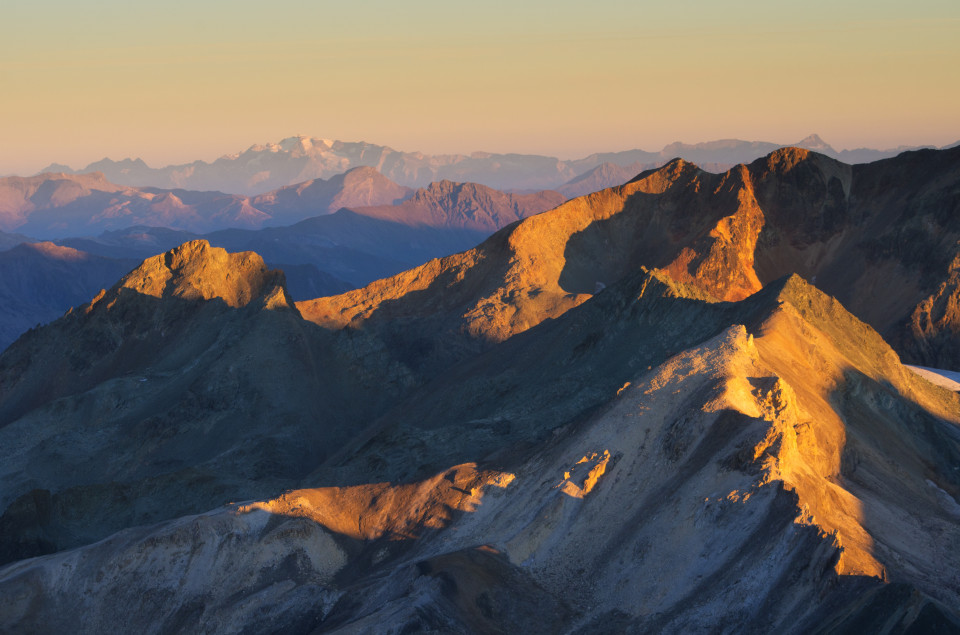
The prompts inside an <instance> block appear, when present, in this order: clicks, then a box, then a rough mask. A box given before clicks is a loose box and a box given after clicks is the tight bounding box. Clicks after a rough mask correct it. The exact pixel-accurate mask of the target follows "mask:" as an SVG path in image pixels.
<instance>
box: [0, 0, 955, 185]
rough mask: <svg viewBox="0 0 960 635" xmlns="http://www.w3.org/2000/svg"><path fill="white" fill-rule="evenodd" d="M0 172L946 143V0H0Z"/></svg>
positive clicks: (950, 37)
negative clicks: (336, 155) (816, 141)
mask: <svg viewBox="0 0 960 635" xmlns="http://www.w3.org/2000/svg"><path fill="white" fill-rule="evenodd" d="M0 90H2V92H0V174H5V173H19V174H29V173H33V172H36V171H37V170H39V169H40V168H42V167H44V166H45V165H47V164H49V163H50V162H53V161H57V162H61V163H66V164H68V165H71V166H73V167H75V168H80V167H83V166H85V165H86V164H88V163H89V162H91V161H95V160H98V159H100V158H103V157H104V156H109V157H111V158H114V159H120V158H124V157H128V156H132V157H142V158H143V159H144V160H145V161H147V162H148V163H149V164H151V165H153V166H155V167H159V166H162V165H166V164H169V163H180V162H185V161H189V160H193V159H197V158H200V159H205V160H212V159H214V158H216V157H217V156H220V155H222V154H226V153H232V152H237V151H240V150H243V149H245V148H246V147H248V146H249V145H251V144H253V143H266V142H270V141H278V140H280V139H281V138H283V137H288V136H292V135H296V134H304V135H310V136H316V137H326V138H333V139H342V140H345V141H360V140H365V141H369V142H373V143H379V144H385V145H389V146H391V147H394V148H396V149H398V150H407V151H414V150H420V151H424V152H429V153H440V152H471V151H474V150H488V151H495V152H529V153H538V154H551V155H556V156H561V157H563V158H571V157H578V156H583V155H586V154H589V153H591V152H595V151H608V150H623V149H629V148H644V149H648V150H659V149H660V148H661V147H663V146H664V145H665V144H667V143H670V142H673V141H684V142H688V143H694V142H698V141H708V140H713V139H720V138H731V137H735V138H741V139H749V140H764V141H774V142H781V143H789V142H791V141H797V140H799V139H801V138H802V137H804V136H806V135H807V134H810V133H813V132H816V133H819V134H820V135H821V136H822V137H823V138H824V139H825V140H826V141H827V142H828V143H830V144H832V145H833V146H834V147H836V148H838V149H840V148H853V147H864V146H866V147H875V148H887V147H894V146H898V145H921V144H933V145H944V144H948V143H952V142H955V141H958V140H960V2H957V1H956V0H914V1H913V2H910V3H907V2H905V1H903V0H898V1H897V2H891V1H885V0H863V1H860V0H851V1H844V0H807V1H806V2H803V3H801V2H789V3H788V2H775V1H772V0H766V1H763V2H760V1H753V0H727V1H725V2H716V1H711V2H702V1H693V0H673V1H672V2H665V1H662V0H659V1H658V2H655V3H654V2H637V1H632V2H626V1H623V2H621V1H619V0H606V1H603V0H594V2H591V3H587V2H583V1H582V0H581V1H578V2H571V1H567V0H551V1H550V2H545V1H543V2H542V1H539V0H536V1H525V0H510V1H504V0H487V1H486V2H482V3H480V2H470V3H467V2H459V1H456V0H447V1H445V2H440V1H425V0H424V1H408V2H395V1H394V2H381V1H364V0H355V1H353V2H336V3H334V2H326V1H322V0H321V1H317V0H310V1H308V0H272V1H271V2H263V1H262V0H257V1H256V2H253V1H247V0H230V1H220V0H191V1H190V2H187V1H182V0H168V1H166V2H163V3H160V2H132V3H131V2H129V0H125V1H123V2H120V1H113V0H109V1H107V0H90V1H88V2H83V3H81V2H76V0H30V1H29V2H26V1H22V0H4V2H3V6H2V7H0Z"/></svg>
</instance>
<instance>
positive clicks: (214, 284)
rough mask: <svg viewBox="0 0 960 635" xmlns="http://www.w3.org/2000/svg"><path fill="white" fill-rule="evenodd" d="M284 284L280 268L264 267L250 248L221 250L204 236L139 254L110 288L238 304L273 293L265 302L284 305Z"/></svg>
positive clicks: (118, 291) (158, 296)
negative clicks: (140, 261)
mask: <svg viewBox="0 0 960 635" xmlns="http://www.w3.org/2000/svg"><path fill="white" fill-rule="evenodd" d="M284 284H285V281H284V275H283V272H282V271H279V270H268V269H267V266H266V265H265V264H264V262H263V258H261V257H260V256H259V255H257V254H255V253H253V252H250V251H248V252H242V253H233V254H232V253H227V251H226V250H225V249H221V248H219V247H211V246H210V243H209V242H207V241H206V240H194V241H190V242H187V243H184V244H182V245H180V246H179V247H176V248H174V249H171V250H170V251H168V252H166V253H164V254H160V255H158V256H154V257H153V258H149V259H147V260H145V261H144V262H143V264H142V265H140V266H139V267H138V268H136V269H134V270H133V271H131V272H130V273H129V274H127V275H126V276H124V277H123V279H122V280H121V281H120V282H119V283H118V285H117V286H116V287H114V289H112V290H111V294H112V295H117V294H119V293H120V290H121V289H130V290H133V291H136V292H137V293H141V294H143V295H148V296H152V297H155V298H164V297H169V298H177V299H182V300H214V299H217V300H222V301H223V302H225V303H226V304H227V306H230V307H234V308H239V307H242V306H246V305H247V304H248V303H250V302H252V301H254V300H261V301H263V298H264V296H265V295H270V296H271V297H273V296H274V295H275V294H277V293H279V294H280V295H279V296H278V297H276V298H274V299H272V300H271V301H270V302H271V307H270V308H277V307H280V306H284V307H288V308H289V307H291V306H292V303H291V302H289V301H287V300H285V296H286V293H285V291H283V287H284ZM278 289H279V291H278ZM108 301H109V299H108ZM278 302H279V304H278Z"/></svg>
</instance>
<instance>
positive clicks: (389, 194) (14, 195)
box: [0, 168, 410, 238]
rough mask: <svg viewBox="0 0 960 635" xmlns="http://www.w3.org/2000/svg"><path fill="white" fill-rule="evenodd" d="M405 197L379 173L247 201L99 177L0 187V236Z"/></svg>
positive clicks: (199, 226) (279, 212) (265, 220)
mask: <svg viewBox="0 0 960 635" xmlns="http://www.w3.org/2000/svg"><path fill="white" fill-rule="evenodd" d="M409 195H410V190H409V189H408V188H405V187H402V186H400V185H397V184H396V183H394V182H392V181H390V180H389V179H387V178H385V177H384V176H383V175H381V174H380V173H378V172H377V171H376V170H373V169H370V168H358V169H355V170H351V171H349V172H347V173H346V174H338V175H335V176H332V177H331V178H330V179H329V180H328V181H323V180H319V179H315V180H312V181H309V182H305V183H298V184H297V185H295V186H290V187H283V188H280V189H279V190H276V191H272V192H268V193H266V194H262V195H260V196H255V197H247V196H238V195H233V194H223V193H222V192H219V191H191V190H185V189H175V190H160V189H156V188H151V187H143V188H136V187H128V186H120V185H116V184H114V183H111V182H110V181H108V180H107V179H106V177H104V175H103V174H102V173H100V172H94V173H89V174H79V175H69V174H51V173H44V174H40V175H38V176H34V177H30V178H21V177H6V178H2V179H0V228H2V229H6V230H11V229H18V230H21V231H24V232H26V233H28V234H31V235H36V236H40V237H43V238H62V237H64V236H70V235H74V236H77V235H81V236H86V235H91V234H94V233H99V232H102V231H110V230H117V229H122V228H125V227H130V226H135V225H150V226H155V227H167V228H171V229H178V230H187V231H194V232H196V231H211V230H214V229H222V228H225V227H250V228H253V227H263V226H265V225H285V224H290V223H294V222H296V221H299V220H303V219H304V218H309V217H311V216H317V215H319V214H329V213H332V212H335V211H336V210H338V209H340V208H342V207H360V206H369V205H383V204H392V203H395V202H399V201H401V200H403V199H405V198H406V197H407V196H409Z"/></svg>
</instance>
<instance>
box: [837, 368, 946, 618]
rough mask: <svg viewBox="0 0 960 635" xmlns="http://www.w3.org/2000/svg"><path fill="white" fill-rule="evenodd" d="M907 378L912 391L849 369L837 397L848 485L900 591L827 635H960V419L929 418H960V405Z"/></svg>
mask: <svg viewBox="0 0 960 635" xmlns="http://www.w3.org/2000/svg"><path fill="white" fill-rule="evenodd" d="M904 372H905V373H909V372H910V371H907V370H906V369H904ZM906 377H908V378H909V379H910V380H911V381H912V383H914V384H915V387H914V388H913V389H911V388H906V389H905V387H904V386H903V385H901V387H899V388H898V387H897V386H894V385H893V384H892V383H890V381H888V380H886V379H884V380H880V381H878V380H876V379H873V378H871V377H870V376H868V375H866V374H865V373H863V372H861V371H860V370H857V369H854V368H848V369H847V370H845V371H844V374H843V380H842V382H841V383H840V384H839V385H838V386H837V388H836V389H835V390H834V391H833V393H832V394H831V395H830V397H829V398H830V402H831V404H833V405H834V407H835V409H836V411H837V413H838V415H839V416H840V417H841V419H842V421H843V423H844V427H845V433H846V434H845V438H844V441H843V448H842V451H841V455H840V473H839V475H838V479H839V483H840V484H841V485H842V486H843V487H844V488H845V489H846V490H848V491H849V492H850V493H851V494H853V495H854V496H855V497H856V498H857V500H858V501H859V503H860V505H859V518H857V519H856V520H857V521H858V522H859V523H860V524H861V525H862V526H863V528H864V529H865V530H866V531H867V532H868V534H869V535H870V536H871V538H872V540H873V544H872V546H871V547H870V555H871V556H872V557H873V558H874V559H876V560H877V561H878V562H879V563H880V564H881V565H882V566H883V568H884V577H885V578H886V579H885V580H884V581H885V582H887V581H889V582H891V583H892V584H886V585H883V586H882V587H881V588H878V589H874V590H873V591H872V592H871V594H870V595H868V596H867V597H868V598H869V599H867V600H865V601H864V602H863V603H861V605H862V608H860V607H857V610H856V611H853V612H852V614H851V615H847V616H845V617H843V618H842V619H838V621H836V622H835V624H836V625H837V626H831V627H830V628H826V627H824V629H823V630H825V631H828V630H831V629H834V628H837V629H839V630H855V628H857V627H859V626H862V625H865V624H874V625H875V624H881V623H884V622H886V623H887V624H888V626H889V624H893V623H895V622H897V620H900V623H901V624H903V625H905V626H904V627H903V628H906V626H910V628H914V629H916V628H918V627H919V625H920V624H925V625H926V626H924V628H927V627H929V628H933V627H936V628H935V629H934V630H935V631H936V632H960V613H958V612H957V611H956V610H950V609H947V608H946V607H954V609H955V607H957V606H960V578H958V577H957V576H956V575H955V573H956V571H957V570H960V557H958V555H957V554H958V553H960V551H958V547H960V527H958V524H957V519H958V518H960V505H958V500H960V471H958V470H957V466H958V465H960V426H958V423H957V419H960V415H957V416H955V419H954V421H948V420H946V419H944V418H942V417H941V416H938V415H937V414H935V412H933V411H931V409H930V408H931V405H934V404H935V407H936V408H939V409H940V410H941V412H953V413H955V415H956V413H960V398H958V397H957V395H956V394H954V393H950V392H949V391H947V390H945V389H942V388H937V387H932V386H923V385H922V380H921V379H920V378H919V377H916V378H914V377H911V376H910V375H909V374H907V375H906ZM917 385H919V387H920V390H919V391H917V390H916V387H917ZM881 457H882V458H881ZM922 536H929V537H930V538H931V539H924V538H922ZM951 572H952V573H951ZM906 607H911V608H910V609H909V610H907V608H906ZM905 615H906V616H905ZM910 615H912V616H913V617H912V618H909V616H910ZM908 618H909V619H908ZM911 619H914V620H916V621H915V622H911V621H910V620H911ZM936 629H941V630H936ZM942 629H946V630H942ZM868 630H869V629H868ZM892 632H896V629H894V631H892ZM930 632H934V631H930Z"/></svg>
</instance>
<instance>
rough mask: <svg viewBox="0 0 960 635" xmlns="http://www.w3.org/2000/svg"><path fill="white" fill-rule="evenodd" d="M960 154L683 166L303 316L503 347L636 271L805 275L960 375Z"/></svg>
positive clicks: (741, 281) (729, 290)
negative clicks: (403, 324)
mask: <svg viewBox="0 0 960 635" xmlns="http://www.w3.org/2000/svg"><path fill="white" fill-rule="evenodd" d="M958 157H960V149H957V148H955V149H952V150H945V151H932V150H928V151H917V152H911V153H905V154H903V155H901V156H900V157H897V158H895V159H888V160H884V161H879V162H876V163H871V164H865V165H856V166H851V165H846V164H843V163H839V162H837V161H834V160H833V159H829V158H827V157H825V156H823V155H818V154H815V153H811V152H809V151H806V150H802V149H796V148H792V149H790V148H788V149H784V150H778V151H776V152H774V153H772V154H770V155H769V156H768V157H765V158H763V159H760V160H758V161H755V162H754V163H751V164H750V165H741V166H738V167H736V168H734V169H732V170H730V171H728V172H726V173H724V174H712V173H709V172H704V171H703V170H700V169H699V168H697V167H696V166H695V165H692V164H690V163H687V162H685V161H682V160H679V159H678V160H675V161H673V162H671V163H669V164H668V165H666V166H664V167H663V168H659V169H657V170H651V171H648V172H645V173H643V174H641V175H639V176H638V177H637V178H635V179H634V180H632V181H631V182H629V183H627V184H625V185H623V186H621V187H615V188H611V189H607V190H602V191H600V192H596V193H594V194H590V195H588V196H585V197H581V198H577V199H574V200H571V201H568V202H567V203H565V204H563V205H561V206H559V207H557V208H556V209H553V210H551V211H549V212H547V213H544V214H540V215H538V216H535V217H533V218H530V219H528V220H527V221H525V222H523V223H520V224H518V225H515V226H511V227H509V228H506V229H504V230H502V231H501V232H499V233H498V234H496V235H494V236H492V237H491V238H490V239H489V240H487V241H486V242H484V243H483V244H481V245H480V246H478V247H477V248H475V249H473V250H470V251H467V252H464V253H462V254H457V255H455V256H451V257H449V258H446V259H443V260H438V261H432V262H430V263H427V264H425V265H423V266H422V267H418V268H416V269H413V270H411V271H408V272H404V273H402V274H399V275H398V276H396V277H394V278H391V279H389V280H383V281H378V282H375V283H373V284H371V285H370V286H369V287H366V288H364V289H360V290H356V291H352V292H349V293H347V294H344V295H341V296H336V297H328V298H321V299H318V300H316V301H310V302H303V303H301V304H300V305H299V307H300V310H301V312H302V313H303V314H304V315H305V316H306V317H307V318H308V319H311V320H313V321H315V322H317V323H318V324H322V325H326V326H328V327H341V326H345V325H351V326H353V327H360V326H363V327H364V328H379V326H378V325H380V324H382V325H383V328H387V329H391V328H394V326H393V325H395V324H396V323H397V321H396V319H397V318H400V317H404V318H412V317H414V316H416V317H417V318H422V319H418V324H429V326H426V327H425V328H426V329H427V330H429V331H430V332H440V333H445V334H448V335H449V336H450V338H451V341H453V340H457V341H461V342H462V341H466V340H470V341H473V340H475V339H476V338H477V337H480V338H482V339H486V340H490V341H502V340H504V339H506V338H508V337H510V336H512V335H514V334H516V333H518V332H521V331H523V330H526V329H528V328H530V327H531V326H533V325H535V324H538V323H540V322H541V321H542V320H544V319H546V318H552V317H556V316H557V315H560V314H562V313H563V312H565V311H567V310H568V309H569V308H571V307H573V306H576V305H577V304H579V303H581V302H583V301H584V300H585V299H586V298H588V297H589V296H590V295H591V294H592V293H594V292H595V291H596V290H597V289H598V288H602V287H603V286H605V285H609V284H611V283H613V282H615V281H617V280H618V279H620V278H621V277H622V276H624V275H626V274H627V273H629V272H631V271H634V270H636V268H637V267H639V266H647V267H655V268H660V269H663V270H664V271H666V272H668V273H669V274H670V275H671V276H672V277H673V278H674V279H676V280H678V281H680V282H689V283H691V284H693V285H694V286H696V287H698V288H700V289H702V290H703V291H704V292H706V293H708V294H710V295H712V296H714V297H716V298H718V299H723V300H738V299H741V298H744V297H746V296H747V295H749V294H751V293H753V292H755V291H757V290H758V289H760V288H761V287H762V285H763V284H765V283H768V282H770V281H772V280H775V279H777V278H779V277H781V276H784V275H787V274H790V273H798V274H800V275H802V276H804V277H805V278H807V279H808V280H811V281H813V282H814V283H815V284H816V285H818V286H819V287H821V288H823V289H824V290H825V291H827V292H828V293H830V294H831V295H833V296H834V297H836V298H838V299H839V300H840V301H841V302H843V303H844V305H845V306H847V307H849V309H850V310H851V311H852V312H853V313H854V314H855V315H857V316H858V317H860V318H861V319H863V320H865V321H866V322H867V323H869V324H871V325H872V326H873V327H874V328H876V329H877V330H878V331H879V332H880V333H881V334H882V335H884V337H886V338H887V339H888V340H889V341H890V342H891V343H892V344H893V345H894V346H895V347H896V348H897V350H899V351H900V352H901V354H902V355H904V357H905V359H907V360H909V361H911V362H912V363H917V364H920V365H924V366H932V367H936V368H946V369H957V368H960V348H958V345H960V322H958V315H960V314H958V312H957V306H958V296H957V293H958V287H957V280H956V277H957V262H958V261H957V260H956V259H957V257H958V254H960V251H958V250H960V160H958ZM404 337H419V334H417V335H412V336H410V335H409V332H408V335H406V336H404Z"/></svg>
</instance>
